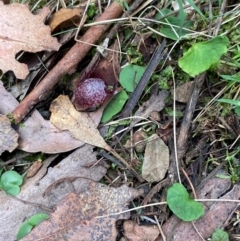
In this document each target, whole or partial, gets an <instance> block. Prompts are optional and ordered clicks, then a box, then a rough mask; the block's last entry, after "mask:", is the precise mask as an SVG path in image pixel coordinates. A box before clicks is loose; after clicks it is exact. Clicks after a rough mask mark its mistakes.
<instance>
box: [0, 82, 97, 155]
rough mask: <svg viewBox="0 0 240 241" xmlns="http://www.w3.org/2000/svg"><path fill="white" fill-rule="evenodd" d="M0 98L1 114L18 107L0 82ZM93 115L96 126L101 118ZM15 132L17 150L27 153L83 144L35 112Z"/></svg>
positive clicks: (95, 114) (56, 150)
mask: <svg viewBox="0 0 240 241" xmlns="http://www.w3.org/2000/svg"><path fill="white" fill-rule="evenodd" d="M0 96H1V101H0V113H1V114H5V115H6V114H8V113H10V112H12V111H13V110H14V109H15V108H16V106H17V105H18V102H17V100H16V99H15V98H14V97H13V96H12V95H11V93H9V92H8V91H6V89H5V88H4V87H3V85H2V82H1V81H0ZM99 111H100V110H99ZM93 115H94V116H93ZM93 115H92V118H93V120H94V122H95V123H96V125H97V124H98V123H99V121H100V119H101V116H100V115H99V113H94V114H93ZM17 132H18V133H19V135H20V138H19V146H18V148H19V149H21V150H24V151H27V152H44V153H60V152H66V151H70V150H73V149H76V148H77V147H80V146H82V145H84V143H83V142H81V141H79V140H76V139H75V138H73V137H71V134H70V132H69V131H59V129H57V128H55V127H54V126H53V125H52V124H51V123H50V121H46V120H44V119H43V117H42V116H41V115H40V114H39V113H38V112H37V111H34V112H33V113H32V115H31V116H30V117H29V118H28V119H27V120H26V121H25V122H24V124H23V125H22V126H19V128H18V130H17Z"/></svg>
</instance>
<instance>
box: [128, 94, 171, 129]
mask: <svg viewBox="0 0 240 241" xmlns="http://www.w3.org/2000/svg"><path fill="white" fill-rule="evenodd" d="M167 97H168V92H167V91H165V90H163V91H161V92H160V93H159V94H158V95H157V96H156V95H153V96H151V98H150V100H149V101H148V102H147V103H145V105H144V106H142V107H140V108H139V109H138V110H137V111H136V113H135V114H134V116H135V117H139V119H136V120H135V119H134V120H133V121H132V122H131V126H130V127H133V126H134V125H136V124H137V123H138V122H139V121H141V120H142V118H148V117H149V115H150V114H151V112H153V111H161V110H162V109H163V108H164V106H165V99H166V98H167Z"/></svg>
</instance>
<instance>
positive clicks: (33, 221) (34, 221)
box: [27, 213, 49, 227]
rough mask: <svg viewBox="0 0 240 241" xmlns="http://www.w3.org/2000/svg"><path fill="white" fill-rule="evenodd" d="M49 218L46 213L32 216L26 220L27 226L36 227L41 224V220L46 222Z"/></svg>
mask: <svg viewBox="0 0 240 241" xmlns="http://www.w3.org/2000/svg"><path fill="white" fill-rule="evenodd" d="M48 218H49V215H48V214H46V213H38V214H35V215H33V216H32V217H31V218H29V219H28V220H27V222H28V223H29V224H31V225H32V226H33V227H35V226H37V225H38V224H39V223H41V222H42V221H43V220H46V219H48Z"/></svg>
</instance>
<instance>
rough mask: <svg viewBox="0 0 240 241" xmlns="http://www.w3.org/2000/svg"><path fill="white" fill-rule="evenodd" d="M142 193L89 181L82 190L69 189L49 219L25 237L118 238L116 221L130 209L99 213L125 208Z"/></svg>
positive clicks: (44, 240) (46, 239) (30, 239)
mask: <svg viewBox="0 0 240 241" xmlns="http://www.w3.org/2000/svg"><path fill="white" fill-rule="evenodd" d="M139 195H140V192H139V191H137V190H135V189H133V188H129V187H127V186H122V187H119V188H116V189H115V188H112V187H108V186H105V185H103V184H99V183H96V182H90V184H89V186H88V187H87V188H86V189H85V191H84V192H82V193H81V194H79V195H77V194H76V193H70V194H69V195H68V196H67V197H66V198H64V199H63V200H61V202H60V203H59V204H57V206H56V207H55V211H54V212H53V213H52V214H51V215H50V218H49V220H46V221H44V222H42V223H41V224H39V225H38V226H37V227H35V229H33V231H32V232H31V233H30V234H29V235H28V236H26V237H25V238H23V241H35V240H37V239H41V240H42V241H49V240H53V241H55V240H56V241H61V240H62V241H63V240H64V241H66V240H68V241H73V240H74V241H75V240H78V241H81V240H82V241H86V240H91V241H94V240H96V241H99V240H108V241H111V240H112V241H115V240H116V236H117V230H116V227H115V222H116V221H117V220H118V219H127V218H129V216H130V213H124V214H119V215H114V216H109V217H102V218H97V216H102V215H108V214H111V213H116V212H119V211H124V210H126V209H127V205H128V202H129V201H131V200H132V199H134V198H136V197H138V196H139Z"/></svg>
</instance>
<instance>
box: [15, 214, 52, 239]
mask: <svg viewBox="0 0 240 241" xmlns="http://www.w3.org/2000/svg"><path fill="white" fill-rule="evenodd" d="M48 218H49V215H48V214H46V213H38V214H35V215H33V216H32V217H30V218H29V219H28V220H27V221H26V222H24V223H23V224H22V225H21V227H20V228H19V230H18V233H17V240H19V239H22V238H23V237H25V236H26V235H27V234H28V233H30V232H31V230H32V229H33V228H34V227H35V226H37V225H38V224H39V223H41V222H42V221H43V220H46V219H48Z"/></svg>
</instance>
